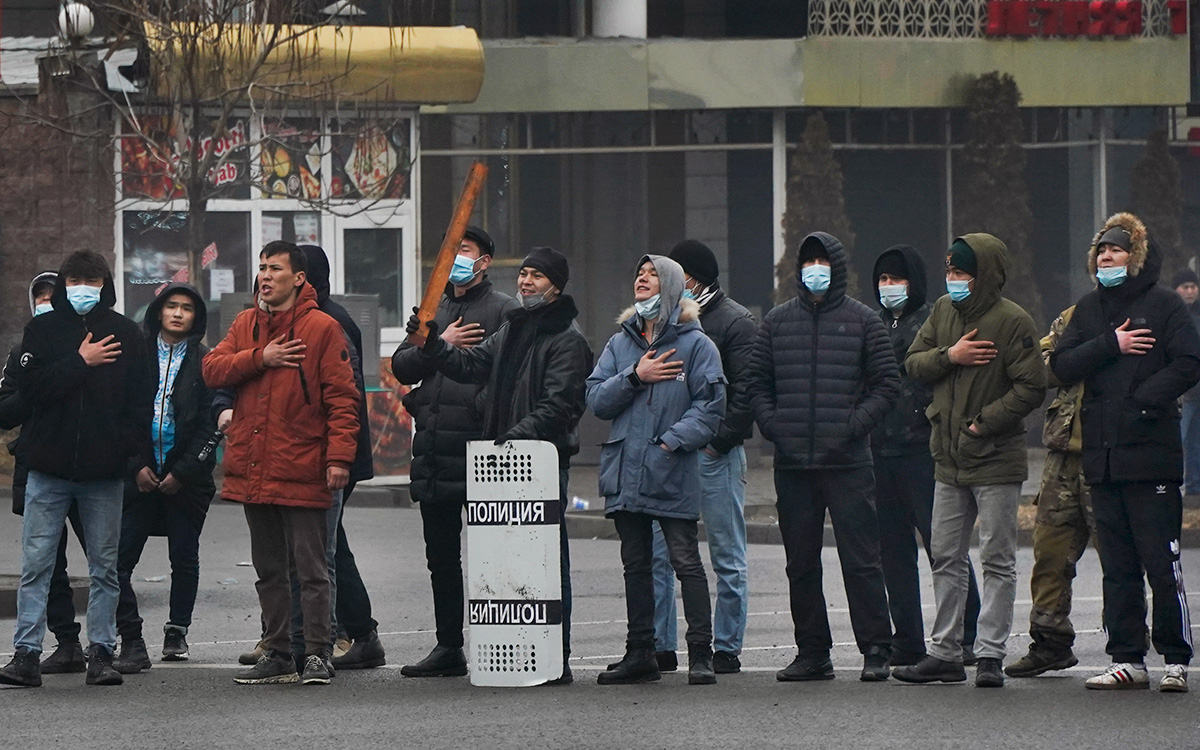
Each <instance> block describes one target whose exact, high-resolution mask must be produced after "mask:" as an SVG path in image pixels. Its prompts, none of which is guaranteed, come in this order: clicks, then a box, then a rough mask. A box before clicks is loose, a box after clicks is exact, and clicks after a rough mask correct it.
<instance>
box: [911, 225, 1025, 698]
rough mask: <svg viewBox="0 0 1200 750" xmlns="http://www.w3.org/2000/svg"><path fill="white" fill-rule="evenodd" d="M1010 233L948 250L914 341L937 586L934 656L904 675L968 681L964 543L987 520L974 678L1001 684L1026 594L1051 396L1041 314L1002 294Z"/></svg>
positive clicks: (967, 239)
mask: <svg viewBox="0 0 1200 750" xmlns="http://www.w3.org/2000/svg"><path fill="white" fill-rule="evenodd" d="M1007 265H1008V255H1007V250H1006V248H1005V247H1004V243H1003V242H1001V241H1000V240H998V239H996V238H995V237H993V236H991V235H990V234H968V235H964V236H963V237H959V238H958V239H956V240H955V241H954V243H953V244H952V245H951V246H950V250H949V252H948V253H947V256H946V289H947V291H948V292H949V293H948V294H947V295H946V296H944V297H942V298H941V299H939V300H938V301H937V302H936V303H935V304H934V307H933V312H932V313H930V315H929V318H928V320H926V321H925V324H924V325H923V326H921V330H920V331H919V332H918V333H917V337H916V339H915V340H914V341H913V344H912V346H911V347H909V349H908V355H907V357H906V358H905V361H904V365H905V368H906V369H907V371H908V374H909V377H911V378H913V379H914V380H916V381H918V382H921V383H925V384H926V385H928V386H930V387H932V388H933V403H931V404H930V406H929V408H928V409H927V410H926V416H928V417H929V422H930V426H931V428H932V429H931V433H930V437H929V450H930V452H931V453H932V454H933V460H934V463H935V470H934V479H935V481H936V484H935V490H934V501H933V528H932V532H931V537H932V538H931V540H930V545H931V548H932V552H933V590H934V595H935V598H936V600H937V615H936V617H935V619H934V626H933V632H932V635H933V638H932V643H931V644H930V646H929V649H928V655H927V656H926V657H925V658H924V659H922V660H921V661H920V662H918V663H917V664H915V665H913V666H911V667H901V668H898V669H896V671H895V672H894V673H893V676H894V677H895V678H896V679H898V680H901V681H903V682H938V681H940V682H963V681H965V680H966V679H967V675H966V671H965V670H964V669H963V664H962V635H963V609H964V605H965V603H966V596H967V575H968V567H967V552H968V550H969V548H970V543H971V530H972V528H973V527H974V525H975V519H976V517H978V518H979V525H980V531H979V539H980V557H981V560H982V568H983V592H982V593H983V596H982V599H983V605H982V609H981V610H980V614H979V634H978V636H977V638H976V641H975V652H976V654H977V655H978V656H979V666H978V667H977V668H976V672H975V685H976V687H1001V686H1003V685H1004V673H1003V672H1002V671H1001V667H1002V665H1003V662H1004V656H1005V642H1006V641H1007V639H1008V634H1009V632H1010V630H1011V627H1012V620H1013V602H1014V601H1015V600H1016V592H1017V570H1016V549H1017V504H1018V503H1019V502H1020V497H1021V483H1022V482H1023V481H1025V479H1026V477H1027V476H1028V473H1029V470H1028V466H1027V461H1026V453H1025V416H1026V415H1027V414H1029V413H1030V412H1031V411H1033V410H1034V409H1036V408H1037V407H1038V406H1039V405H1041V403H1042V398H1043V397H1044V396H1045V394H1046V372H1045V366H1044V365H1043V363H1042V357H1041V350H1040V348H1039V346H1038V340H1039V339H1040V338H1041V337H1040V335H1039V332H1038V330H1037V327H1036V326H1035V325H1034V322H1033V319H1032V318H1030V317H1029V313H1027V312H1025V311H1024V310H1023V309H1021V307H1020V306H1018V305H1017V304H1016V303H1014V302H1012V301H1011V300H1008V299H1005V298H1004V297H1002V296H1001V294H1000V293H1001V290H1003V288H1004V281H1005V276H1006V270H1007Z"/></svg>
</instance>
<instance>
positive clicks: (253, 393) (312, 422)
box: [204, 242, 359, 685]
mask: <svg viewBox="0 0 1200 750" xmlns="http://www.w3.org/2000/svg"><path fill="white" fill-rule="evenodd" d="M304 282H305V257H304V253H303V252H302V251H301V250H300V249H299V248H298V247H296V246H295V245H293V244H292V243H290V242H271V243H269V244H268V245H267V246H266V247H264V248H263V250H262V253H260V255H259V266H258V289H257V292H258V294H257V301H258V305H257V306H256V307H253V308H251V309H249V310H245V311H243V312H242V313H240V314H239V315H238V316H237V318H235V319H234V321H233V325H232V326H231V327H230V329H229V333H228V334H226V336H225V339H224V340H223V341H222V342H221V343H220V344H217V346H216V348H214V349H213V350H212V351H211V352H209V353H208V356H206V357H205V358H204V380H205V382H206V383H207V384H208V386H209V387H210V388H233V389H235V390H236V393H237V399H236V402H235V406H234V410H233V422H232V423H231V425H230V426H229V428H228V430H227V433H226V434H227V443H226V446H225V463H224V468H225V481H224V484H223V486H222V488H221V497H222V498H224V499H225V500H232V501H234V502H239V503H243V504H244V507H245V511H246V523H247V525H248V526H249V527H250V555H251V559H252V560H253V561H254V570H255V572H256V573H257V574H258V582H257V584H256V587H257V589H258V601H259V605H260V606H261V608H262V621H263V626H264V627H263V630H264V635H263V644H264V646H265V647H266V650H265V651H264V653H263V655H262V657H261V658H260V659H259V660H258V663H257V664H255V665H254V667H253V668H251V669H250V670H249V671H246V672H242V673H240V674H238V675H237V676H236V677H235V678H234V681H235V682H237V683H240V684H243V685H260V684H270V683H282V682H296V680H297V675H296V665H295V662H294V660H293V659H292V656H291V650H290V638H289V631H290V619H291V588H290V585H289V582H288V558H289V555H290V556H291V557H292V558H293V559H294V560H295V565H296V573H297V575H298V577H299V579H300V592H301V593H300V596H301V603H300V606H301V610H302V611H303V613H304V642H305V660H304V666H303V671H302V673H301V674H300V676H299V679H300V681H302V682H304V683H305V684H328V683H329V680H330V678H331V676H332V674H333V668H332V666H331V665H330V663H329V662H330V651H329V644H330V642H331V633H330V606H329V573H328V567H327V564H326V535H327V530H326V520H325V514H326V511H327V510H328V509H329V508H330V506H331V505H332V504H333V501H334V499H335V496H336V493H339V492H341V490H342V488H344V487H345V486H346V482H347V481H348V479H349V477H350V464H351V463H352V462H353V461H354V455H355V451H356V450H357V447H358V444H357V440H358V429H359V424H358V398H359V396H358V390H357V389H356V388H355V386H354V373H353V372H352V370H351V369H350V353H349V350H348V348H347V346H348V345H347V343H346V337H345V336H344V334H343V333H342V329H341V327H340V326H339V325H338V323H337V321H335V320H334V319H333V318H331V317H329V316H328V315H326V314H324V313H322V312H321V311H320V310H318V309H317V295H316V292H315V291H314V290H313V288H312V286H311V285H308V284H305V283H304Z"/></svg>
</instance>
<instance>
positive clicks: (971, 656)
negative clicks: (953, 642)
mask: <svg viewBox="0 0 1200 750" xmlns="http://www.w3.org/2000/svg"><path fill="white" fill-rule="evenodd" d="M978 664H979V657H978V656H976V655H975V644H974V643H968V644H966V645H965V646H963V666H964V667H974V666H976V665H978Z"/></svg>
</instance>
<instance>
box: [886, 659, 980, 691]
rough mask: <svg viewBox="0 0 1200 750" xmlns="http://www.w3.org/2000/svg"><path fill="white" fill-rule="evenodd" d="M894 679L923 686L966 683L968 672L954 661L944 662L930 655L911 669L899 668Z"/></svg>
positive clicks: (894, 672) (894, 670)
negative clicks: (927, 684)
mask: <svg viewBox="0 0 1200 750" xmlns="http://www.w3.org/2000/svg"><path fill="white" fill-rule="evenodd" d="M892 677H895V678H896V679H897V680H900V681H901V682H912V683H917V684H922V683H926V682H966V681H967V670H965V669H963V665H961V664H955V663H954V662H952V661H942V660H941V659H938V658H937V657H934V656H929V655H928V654H927V655H926V656H925V658H924V659H922V660H921V661H919V662H917V663H916V664H914V665H912V666H911V667H897V668H896V669H893V670H892Z"/></svg>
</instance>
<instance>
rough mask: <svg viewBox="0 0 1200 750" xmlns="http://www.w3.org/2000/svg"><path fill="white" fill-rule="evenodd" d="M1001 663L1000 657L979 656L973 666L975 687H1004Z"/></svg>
mask: <svg viewBox="0 0 1200 750" xmlns="http://www.w3.org/2000/svg"><path fill="white" fill-rule="evenodd" d="M1003 663H1004V661H1003V660H1002V659H993V658H991V657H987V656H984V657H981V658H980V659H979V664H978V665H977V666H976V667H975V687H979V688H998V687H1004V672H1002V671H1001V670H1000V665H1001V664H1003Z"/></svg>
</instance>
